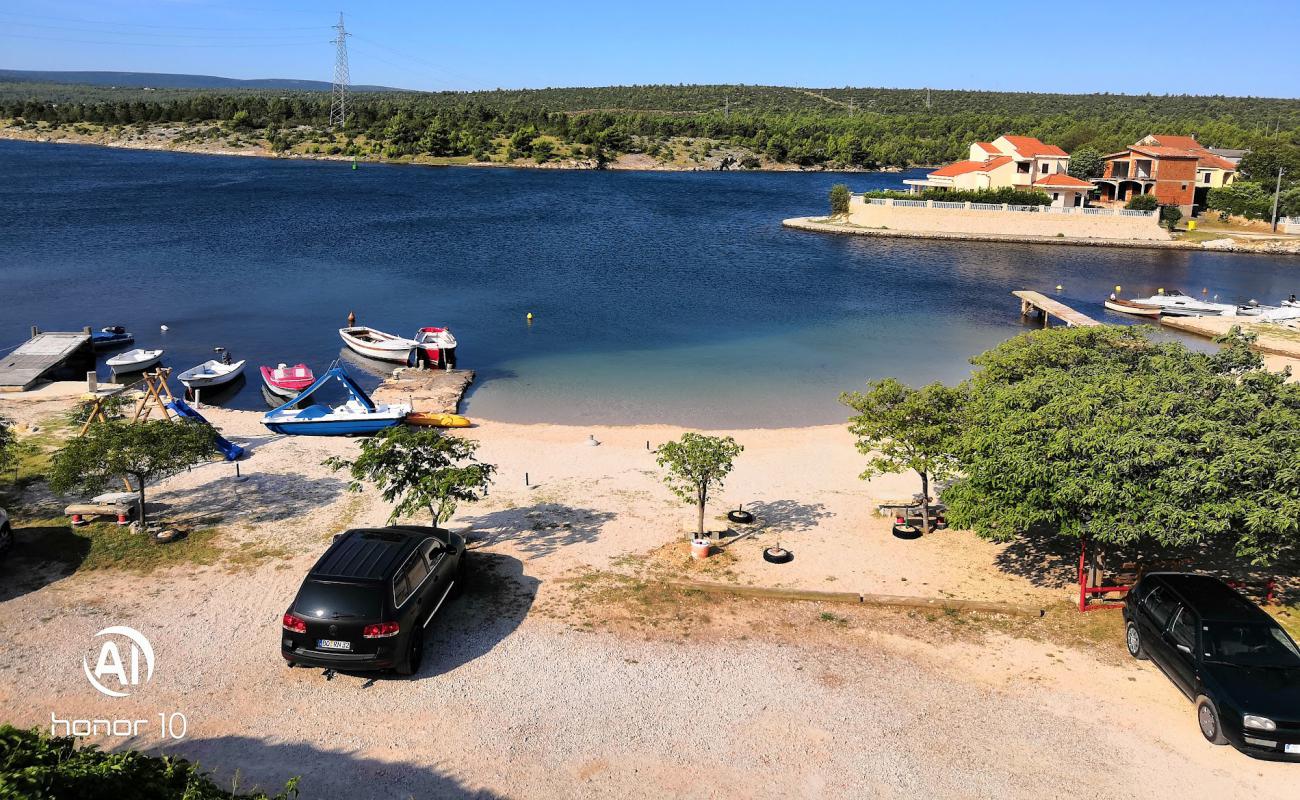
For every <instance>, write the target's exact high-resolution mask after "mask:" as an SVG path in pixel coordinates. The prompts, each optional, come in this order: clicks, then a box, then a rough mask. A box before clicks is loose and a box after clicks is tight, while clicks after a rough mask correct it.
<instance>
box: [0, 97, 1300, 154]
mask: <svg viewBox="0 0 1300 800" xmlns="http://www.w3.org/2000/svg"><path fill="white" fill-rule="evenodd" d="M329 102H330V100H329V95H328V94H325V93H320V92H285V91H252V90H246V91H231V90H177V89H163V90H158V91H151V92H143V91H141V90H139V89H110V88H105V87H79V86H68V85H54V84H32V83H10V84H0V118H6V119H20V120H22V123H20V124H32V123H36V122H46V123H51V124H62V125H69V124H76V123H91V124H95V125H102V126H129V125H138V124H150V123H184V124H188V125H201V124H204V123H220V125H221V127H222V128H223V129H225V130H244V131H260V132H262V133H263V134H264V136H265V139H266V140H267V141H270V142H271V143H272V145H273V149H288V148H292V147H296V146H301V145H303V144H304V143H306V142H312V143H316V144H317V145H318V146H322V147H327V148H330V151H331V152H335V151H337V152H344V153H350V154H357V155H382V156H385V157H403V156H417V155H428V156H439V157H461V156H463V157H469V158H477V159H479V160H488V159H491V158H494V155H495V156H499V155H500V154H501V153H502V152H505V153H507V154H508V155H510V156H512V157H515V158H520V157H527V158H536V159H537V160H539V161H543V160H547V159H548V158H551V157H553V156H554V155H556V154H559V153H567V154H569V155H574V156H585V157H592V158H596V159H598V160H600V159H605V158H609V157H612V156H616V155H618V154H621V153H629V152H644V153H649V154H650V155H655V154H656V152H658V151H659V150H661V149H662V148H663V147H664V146H665V143H667V142H668V141H670V140H673V139H682V138H685V139H706V140H710V141H713V142H717V143H720V144H725V145H733V146H736V147H742V148H747V149H749V150H751V151H752V152H753V153H755V154H756V155H759V156H762V157H763V158H764V159H766V160H767V161H770V162H779V163H794V164H799V165H801V166H845V167H866V168H871V167H879V166H909V165H915V164H934V163H939V162H943V161H949V160H953V159H956V158H961V157H963V156H964V155H965V153H966V150H967V147H968V145H969V143H970V142H972V141H974V140H977V139H984V140H987V139H992V138H994V137H996V136H998V135H999V134H1003V133H1018V134H1025V135H1030V136H1037V137H1039V138H1040V139H1043V140H1044V141H1047V142H1051V143H1054V144H1058V145H1060V146H1062V147H1064V148H1065V149H1066V150H1071V151H1072V150H1074V149H1077V148H1079V147H1082V146H1090V147H1093V148H1096V149H1098V150H1101V151H1103V152H1106V151H1111V150H1114V149H1117V148H1120V147H1122V146H1124V145H1126V144H1129V143H1131V142H1133V141H1135V140H1136V139H1138V138H1140V137H1141V136H1144V135H1146V134H1148V133H1174V134H1195V135H1196V136H1197V137H1198V138H1199V139H1200V140H1201V141H1202V142H1203V143H1205V144H1208V145H1211V146H1219V147H1257V146H1259V145H1261V144H1266V143H1279V144H1300V100H1295V99H1266V98H1248V97H1209V96H1190V95H1167V96H1152V95H1141V96H1132V95H1113V94H1091V95H1061V94H1030V93H1010V92H977V91H948V90H943V91H940V90H935V91H932V92H930V93H929V105H928V107H927V95H926V92H925V91H924V90H910V89H908V90H904V89H854V88H842V89H800V88H789V87H772V86H615V87H603V88H571V89H539V90H496V91H483V92H437V93H396V92H392V93H373V94H361V93H358V94H354V95H353V96H352V97H351V98H350V103H351V105H350V116H349V119H348V124H347V127H346V129H345V130H344V131H342V132H339V135H337V136H336V135H335V134H333V133H330V134H328V135H326V133H325V129H326V123H327V120H328V114H329ZM753 165H754V164H747V166H753Z"/></svg>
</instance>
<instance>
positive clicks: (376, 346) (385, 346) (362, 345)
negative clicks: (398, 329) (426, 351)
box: [339, 325, 420, 364]
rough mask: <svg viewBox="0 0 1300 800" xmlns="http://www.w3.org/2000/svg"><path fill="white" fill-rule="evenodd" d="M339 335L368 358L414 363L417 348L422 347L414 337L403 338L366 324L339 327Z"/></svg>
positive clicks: (345, 342)
mask: <svg viewBox="0 0 1300 800" xmlns="http://www.w3.org/2000/svg"><path fill="white" fill-rule="evenodd" d="M339 337H340V338H341V339H343V343H344V344H346V345H347V346H348V347H349V348H351V349H352V350H355V351H356V352H358V353H360V354H361V355H363V356H366V357H367V358H375V359H378V360H380V361H391V362H393V363H395V364H413V363H414V361H415V356H416V350H417V348H419V347H420V343H419V342H417V341H415V340H414V339H403V338H402V337H401V336H396V335H394V334H391V333H385V332H383V331H378V330H375V329H374V328H369V327H366V326H365V325H354V326H352V327H348V328H339Z"/></svg>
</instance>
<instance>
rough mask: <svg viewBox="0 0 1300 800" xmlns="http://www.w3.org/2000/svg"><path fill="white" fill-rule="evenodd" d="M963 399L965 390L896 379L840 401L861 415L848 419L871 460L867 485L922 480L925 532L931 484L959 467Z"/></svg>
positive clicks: (870, 385) (865, 476) (866, 473)
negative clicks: (901, 477) (893, 477)
mask: <svg viewBox="0 0 1300 800" xmlns="http://www.w3.org/2000/svg"><path fill="white" fill-rule="evenodd" d="M964 397H965V394H964V392H963V391H962V390H961V389H954V388H951V387H948V386H945V385H943V384H942V383H932V384H930V385H928V386H925V387H922V388H920V389H913V388H912V387H910V386H904V385H903V384H902V383H900V382H898V381H897V380H895V379H894V378H886V379H885V380H882V381H875V382H872V383H868V384H867V390H866V391H865V392H849V393H845V394H843V395H841V396H840V402H842V403H844V404H845V405H847V406H849V407H850V408H852V409H853V410H854V411H856V412H858V413H857V414H856V415H855V416H853V417H851V418H850V419H849V432H850V433H852V434H853V436H854V437H855V438H856V439H857V447H858V451H859V452H861V453H862V454H863V455H866V456H870V458H869V459H868V461H867V468H866V469H865V470H863V472H862V475H861V477H862V479H863V480H870V479H871V478H874V477H876V476H877V475H881V474H884V473H901V472H906V471H908V470H910V471H912V472H915V473H917V474H918V475H920V476H921V524H922V528H923V531H924V532H925V533H929V532H930V531H929V528H930V481H932V480H943V479H945V478H947V477H949V476H951V475H952V474H953V471H954V470H955V468H956V466H957V459H956V452H955V450H956V437H957V435H958V432H959V431H960V415H961V409H962V404H963V401H964Z"/></svg>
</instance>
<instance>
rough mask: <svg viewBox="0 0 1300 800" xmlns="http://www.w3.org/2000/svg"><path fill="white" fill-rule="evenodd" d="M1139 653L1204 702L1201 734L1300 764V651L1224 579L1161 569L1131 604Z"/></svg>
mask: <svg viewBox="0 0 1300 800" xmlns="http://www.w3.org/2000/svg"><path fill="white" fill-rule="evenodd" d="M1124 621H1125V638H1126V639H1127V641H1128V651H1129V653H1130V654H1132V655H1133V657H1134V658H1150V659H1151V661H1152V662H1154V663H1155V665H1156V666H1158V667H1160V669H1161V670H1163V671H1164V673H1165V675H1167V676H1168V677H1169V679H1170V680H1171V681H1173V682H1174V684H1175V685H1176V686H1178V688H1179V689H1182V690H1183V693H1184V694H1186V695H1187V696H1188V697H1189V698H1191V699H1192V700H1194V701H1195V702H1196V721H1197V722H1198V723H1199V724H1200V726H1201V733H1202V734H1204V736H1205V738H1206V739H1207V740H1209V741H1210V742H1212V743H1214V744H1229V743H1231V744H1232V746H1233V747H1236V748H1237V749H1238V750H1240V751H1242V752H1243V753H1246V754H1247V755H1251V756H1256V757H1259V758H1268V759H1274V760H1279V761H1300V648H1297V647H1296V643H1295V642H1294V641H1292V640H1291V637H1290V636H1287V634H1286V631H1284V630H1282V628H1281V627H1280V626H1279V625H1278V624H1277V623H1276V622H1275V621H1274V620H1273V618H1272V617H1270V616H1269V615H1268V614H1265V613H1264V612H1263V611H1262V610H1260V608H1259V607H1258V606H1256V605H1255V604H1254V603H1252V602H1250V601H1249V600H1247V599H1246V598H1244V597H1242V596H1241V595H1240V594H1238V593H1237V592H1235V591H1233V589H1232V588H1231V587H1229V586H1228V585H1227V584H1225V583H1224V582H1223V581H1221V580H1219V579H1218V578H1214V577H1211V576H1209V575H1191V574H1187V573H1179V572H1153V573H1150V574H1148V575H1146V576H1145V577H1143V578H1142V579H1141V580H1139V581H1138V582H1137V584H1136V585H1135V586H1134V587H1133V589H1132V591H1130V592H1129V593H1128V597H1127V598H1126V599H1125V601H1124Z"/></svg>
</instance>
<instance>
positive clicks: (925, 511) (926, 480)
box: [921, 472, 930, 534]
mask: <svg viewBox="0 0 1300 800" xmlns="http://www.w3.org/2000/svg"><path fill="white" fill-rule="evenodd" d="M921 533H923V534H929V533H930V476H929V475H928V474H927V473H924V472H922V473H921Z"/></svg>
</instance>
